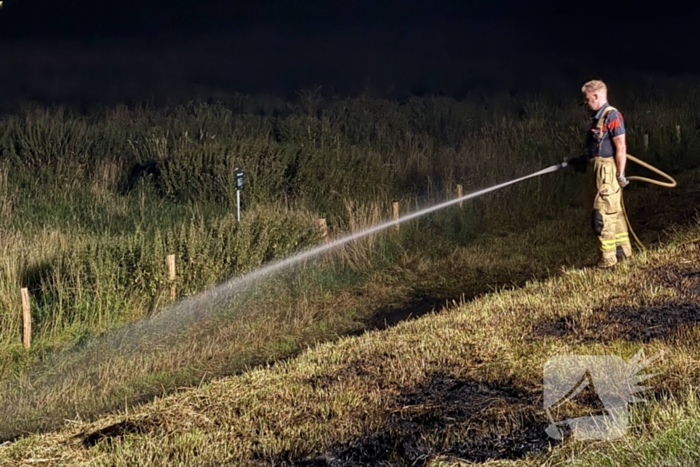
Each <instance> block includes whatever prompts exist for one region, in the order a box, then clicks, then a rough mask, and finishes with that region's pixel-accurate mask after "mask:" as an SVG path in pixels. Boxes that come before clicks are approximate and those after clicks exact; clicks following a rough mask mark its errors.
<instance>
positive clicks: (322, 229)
mask: <svg viewBox="0 0 700 467" xmlns="http://www.w3.org/2000/svg"><path fill="white" fill-rule="evenodd" d="M316 225H317V227H318V234H319V235H320V236H321V240H323V241H324V242H326V243H328V240H329V238H328V224H327V223H326V219H325V218H323V217H321V218H318V219H316Z"/></svg>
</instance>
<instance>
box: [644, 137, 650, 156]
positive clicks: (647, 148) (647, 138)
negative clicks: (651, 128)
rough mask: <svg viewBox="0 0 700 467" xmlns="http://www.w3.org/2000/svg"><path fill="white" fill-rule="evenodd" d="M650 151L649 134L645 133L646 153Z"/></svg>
mask: <svg viewBox="0 0 700 467" xmlns="http://www.w3.org/2000/svg"><path fill="white" fill-rule="evenodd" d="M648 150H649V133H644V151H645V152H646V151H648Z"/></svg>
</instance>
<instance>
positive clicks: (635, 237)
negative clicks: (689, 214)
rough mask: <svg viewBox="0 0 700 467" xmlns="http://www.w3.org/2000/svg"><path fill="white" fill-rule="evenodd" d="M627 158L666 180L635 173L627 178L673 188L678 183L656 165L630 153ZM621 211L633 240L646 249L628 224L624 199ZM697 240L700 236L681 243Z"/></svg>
mask: <svg viewBox="0 0 700 467" xmlns="http://www.w3.org/2000/svg"><path fill="white" fill-rule="evenodd" d="M627 159H629V160H631V161H632V162H635V163H637V164H639V165H641V166H642V167H644V168H646V169H649V170H651V171H652V172H654V173H656V174H658V175H660V176H661V177H663V178H665V179H666V180H668V182H663V181H659V180H654V179H652V178H646V177H639V176H636V175H635V176H631V177H627V180H636V181H640V182H646V183H651V184H652V185H658V186H662V187H666V188H675V187H676V186H677V185H678V184H677V183H676V180H674V179H673V177H671V176H670V175H668V174H667V173H664V172H662V171H661V170H659V169H657V168H656V167H654V166H652V165H650V164H647V163H646V162H644V161H641V160H639V159H637V158H636V157H634V156H632V155H630V154H627ZM622 212H623V214H624V215H625V221H626V222H627V227H628V228H629V231H630V233H631V234H632V237H634V240H635V241H636V242H637V245H639V248H641V249H642V250H646V248H645V247H644V245H643V244H642V242H641V241H640V240H639V237H637V234H636V233H634V229H632V224H630V220H629V218H628V217H627V211H626V210H625V202H624V200H622ZM697 241H700V238H696V239H694V240H690V241H688V242H685V243H683V244H684V245H685V244H690V243H695V242H697Z"/></svg>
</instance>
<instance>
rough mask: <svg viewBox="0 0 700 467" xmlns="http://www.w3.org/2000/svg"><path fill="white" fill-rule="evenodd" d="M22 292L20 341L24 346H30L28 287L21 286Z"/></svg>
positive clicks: (30, 318) (30, 325) (30, 322)
mask: <svg viewBox="0 0 700 467" xmlns="http://www.w3.org/2000/svg"><path fill="white" fill-rule="evenodd" d="M21 294H22V342H23V343H24V348H25V349H28V348H29V347H31V346H32V307H31V303H30V302H29V289H26V288H23V289H22V290H21Z"/></svg>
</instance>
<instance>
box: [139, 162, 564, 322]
mask: <svg viewBox="0 0 700 467" xmlns="http://www.w3.org/2000/svg"><path fill="white" fill-rule="evenodd" d="M562 167H564V165H563V164H557V165H553V166H551V167H548V168H546V169H543V170H540V171H538V172H535V173H533V174H530V175H526V176H524V177H520V178H516V179H514V180H511V181H508V182H504V183H501V184H498V185H495V186H492V187H490V188H484V189H482V190H479V191H475V192H473V193H468V194H466V195H464V196H461V197H458V198H454V199H451V200H449V201H445V202H443V203H440V204H437V205H434V206H431V207H428V208H425V209H421V210H419V211H416V212H413V213H410V214H407V215H404V216H402V217H399V218H398V219H394V220H390V221H386V222H384V223H382V224H378V225H375V226H373V227H369V228H367V229H365V230H362V231H360V232H355V233H352V234H349V235H346V236H343V237H340V238H338V239H336V240H332V241H330V242H328V243H324V244H323V245H319V246H316V247H313V248H310V249H307V250H305V251H301V252H299V253H297V254H295V255H293V256H290V257H288V258H284V259H281V260H278V261H274V262H272V263H270V264H267V265H266V266H263V267H261V268H259V269H257V270H255V271H252V272H250V273H249V274H246V275H245V276H243V277H240V278H236V279H232V280H230V281H228V282H226V283H223V284H220V285H218V286H215V287H213V288H212V289H210V290H208V291H205V292H203V293H201V294H199V295H197V296H194V297H191V298H189V299H185V300H183V301H181V302H180V303H178V304H177V305H175V306H174V307H173V308H171V309H169V310H165V311H164V312H162V313H159V314H158V315H156V316H154V317H153V318H151V319H150V320H148V321H147V322H148V324H149V325H153V324H155V323H156V322H158V321H163V322H167V323H172V322H173V319H175V317H176V316H177V315H180V318H184V316H182V315H183V314H184V315H189V314H191V312H192V310H201V309H202V307H203V305H204V304H210V303H211V301H212V300H214V301H215V302H218V303H221V302H223V301H226V300H228V299H229V298H231V296H232V295H234V294H235V293H236V292H237V291H239V290H241V289H242V288H243V287H245V286H246V285H248V284H250V283H252V282H254V281H256V280H258V279H261V278H263V277H266V276H269V275H271V274H273V273H275V272H277V271H281V270H284V269H287V268H290V267H293V266H296V265H298V264H300V263H303V262H304V261H307V260H310V259H313V258H315V257H318V256H320V255H322V254H324V253H326V252H328V251H330V250H333V249H335V248H338V247H340V246H342V245H345V244H347V243H350V242H353V241H355V240H359V239H361V238H364V237H367V236H369V235H372V234H375V233H377V232H381V231H383V230H386V229H389V228H392V227H395V226H396V225H398V224H402V223H405V222H408V221H410V220H413V219H416V218H419V217H422V216H425V215H427V214H430V213H433V212H436V211H440V210H442V209H445V208H447V207H449V206H452V205H454V204H457V203H460V202H463V201H466V200H469V199H473V198H477V197H479V196H483V195H485V194H487V193H491V192H493V191H497V190H501V189H503V188H505V187H508V186H510V185H514V184H516V183H520V182H523V181H525V180H528V179H531V178H535V177H540V176H542V175H545V174H549V173H552V172H556V171H558V170H559V169H561V168H562ZM206 308H210V307H209V306H207V307H206ZM205 312H206V310H205ZM144 324H145V323H144Z"/></svg>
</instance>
